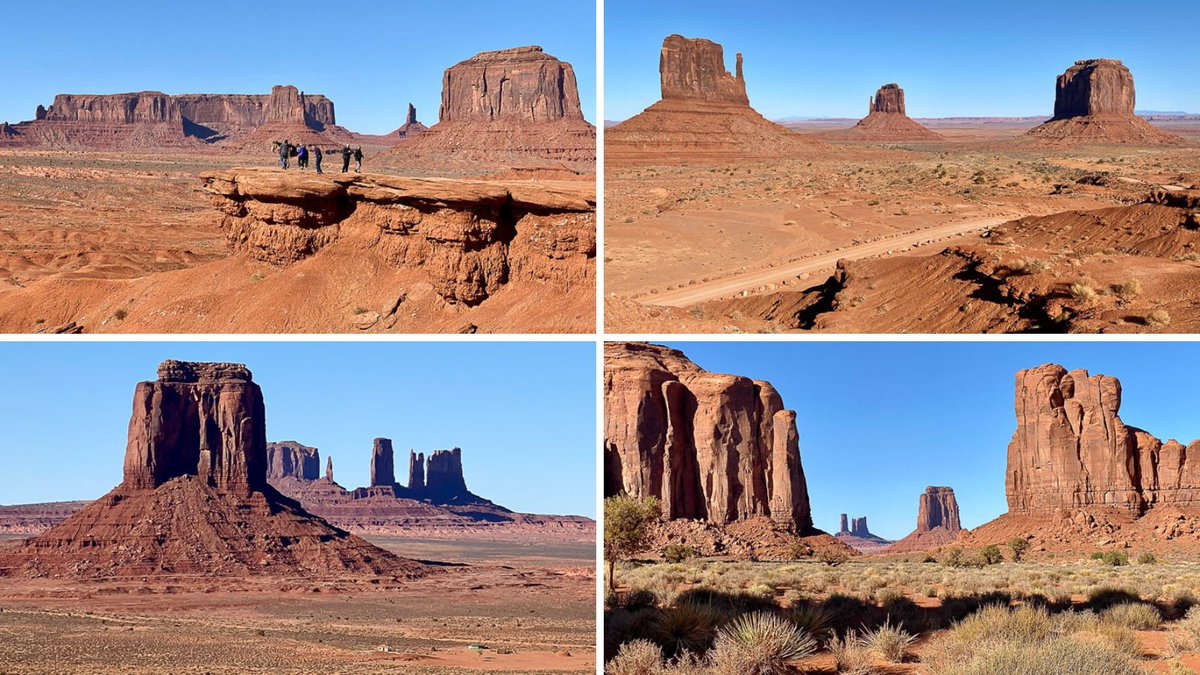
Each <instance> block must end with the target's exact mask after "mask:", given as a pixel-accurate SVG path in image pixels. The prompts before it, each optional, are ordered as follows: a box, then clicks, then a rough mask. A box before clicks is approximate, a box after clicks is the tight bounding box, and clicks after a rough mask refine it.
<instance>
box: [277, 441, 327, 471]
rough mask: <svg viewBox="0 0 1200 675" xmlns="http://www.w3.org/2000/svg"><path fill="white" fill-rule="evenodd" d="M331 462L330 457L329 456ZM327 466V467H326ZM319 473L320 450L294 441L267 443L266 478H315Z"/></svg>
mask: <svg viewBox="0 0 1200 675" xmlns="http://www.w3.org/2000/svg"><path fill="white" fill-rule="evenodd" d="M330 461H331V462H332V461H333V460H332V458H330ZM327 468H329V467H327ZM320 475H321V452H320V451H319V450H317V449H316V448H310V447H308V446H307V445H301V444H300V443H297V442H295V441H279V442H276V443H268V444H267V479H268V480H271V479H274V478H295V479H297V480H316V479H317V478H319V477H320Z"/></svg>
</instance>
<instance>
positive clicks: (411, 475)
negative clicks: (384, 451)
mask: <svg viewBox="0 0 1200 675" xmlns="http://www.w3.org/2000/svg"><path fill="white" fill-rule="evenodd" d="M408 489H409V490H412V491H414V492H419V491H421V490H424V489H425V453H423V452H417V451H415V450H409V451H408Z"/></svg>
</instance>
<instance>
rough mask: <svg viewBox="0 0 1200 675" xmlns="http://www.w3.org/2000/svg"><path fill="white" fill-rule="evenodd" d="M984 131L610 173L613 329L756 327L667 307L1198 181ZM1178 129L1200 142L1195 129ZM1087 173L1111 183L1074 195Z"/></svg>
mask: <svg viewBox="0 0 1200 675" xmlns="http://www.w3.org/2000/svg"><path fill="white" fill-rule="evenodd" d="M975 124H976V126H974V127H972V126H966V125H957V124H953V123H949V122H948V123H946V124H944V125H932V124H931V125H930V126H931V128H934V129H935V130H936V131H938V132H939V133H942V134H943V135H945V136H946V137H947V139H948V140H947V141H944V142H920V143H919V142H910V143H865V142H847V141H838V140H836V139H830V138H828V137H826V136H824V135H823V134H821V133H820V131H817V130H832V129H834V128H836V125H835V124H821V123H806V124H805V123H801V124H797V125H790V126H800V127H802V128H803V129H804V130H805V131H806V132H809V133H812V132H816V133H815V134H814V135H816V136H817V137H819V138H822V139H823V140H825V142H826V143H827V144H828V147H829V150H828V151H827V152H825V153H824V154H822V155H818V156H815V157H804V158H802V159H792V160H788V161H783V162H773V163H765V162H751V163H743V164H728V165H721V166H683V167H681V166H654V165H653V164H654V162H653V160H652V159H651V160H647V161H646V163H645V165H642V166H636V167H633V166H617V167H613V166H610V167H608V168H607V169H606V175H605V181H606V182H605V186H606V187H605V191H606V193H605V199H606V202H605V204H606V206H605V224H604V227H605V252H604V256H605V260H604V263H605V289H604V292H605V298H606V299H605V303H606V324H607V327H608V329H609V330H610V331H613V332H630V333H633V332H644V331H652V332H721V331H725V330H730V329H735V330H736V329H741V330H746V329H749V330H762V328H761V327H755V326H749V327H747V326H740V327H739V326H737V322H736V321H730V320H728V318H727V317H723V318H715V317H706V316H702V314H707V313H708V312H706V311H701V312H697V313H696V315H695V316H688V315H687V314H686V313H685V314H683V315H679V314H673V313H671V312H669V311H667V312H663V311H660V310H659V309H657V308H671V307H675V308H691V307H694V306H696V305H698V304H699V303H703V302H708V301H712V300H716V299H722V298H726V299H727V298H731V297H735V296H736V297H745V296H753V295H756V294H762V293H769V292H772V291H777V290H787V289H788V288H789V287H790V288H792V289H805V288H809V287H812V286H814V285H818V284H821V283H823V282H824V281H825V279H827V278H828V277H829V276H830V274H831V273H832V272H833V270H834V265H835V263H836V261H837V260H839V259H860V258H889V257H893V256H900V255H904V254H907V255H912V254H914V253H915V252H918V251H923V252H925V253H926V254H929V253H934V252H937V251H940V250H942V249H944V248H946V247H948V246H953V245H955V244H957V243H959V242H966V241H971V240H973V239H977V238H978V231H979V229H981V228H984V227H988V226H993V225H996V224H999V223H1003V222H1007V221H1010V220H1015V219H1017V218H1021V217H1025V216H1030V215H1048V214H1054V213H1060V212H1065V211H1071V210H1089V209H1098V208H1104V207H1110V206H1114V205H1117V204H1127V203H1130V202H1132V201H1135V200H1137V199H1139V198H1140V197H1141V196H1143V195H1145V194H1146V193H1148V192H1149V190H1150V189H1151V188H1152V187H1153V186H1154V185H1161V184H1164V183H1169V182H1170V181H1171V180H1173V178H1172V177H1173V176H1175V175H1178V174H1187V173H1190V172H1194V171H1196V170H1198V169H1200V157H1198V156H1197V154H1196V152H1195V149H1194V148H1192V147H1176V148H1138V147H1076V148H1049V147H1046V146H1042V145H1037V144H1033V143H1030V142H1028V141H1025V140H1022V139H1021V138H1020V134H1021V133H1022V132H1023V131H1024V130H1025V129H1026V128H1027V126H1028V125H1027V124H1026V123H1025V122H1022V121H1019V120H1017V121H1005V120H998V121H996V122H995V123H993V124H980V123H978V122H976V123H975ZM1170 131H1172V132H1173V133H1179V134H1182V135H1184V137H1185V138H1188V139H1189V140H1190V141H1192V142H1193V143H1194V142H1195V141H1196V140H1197V135H1196V134H1195V133H1194V132H1195V131H1196V130H1195V129H1192V128H1191V127H1188V126H1177V127H1173V128H1171V129H1170ZM1092 175H1103V176H1104V178H1105V179H1104V180H1103V181H1100V182H1101V184H1092V183H1089V182H1083V183H1080V182H1079V181H1080V179H1085V181H1086V178H1087V177H1088V176H1092ZM973 224H978V226H979V227H978V228H976V227H973ZM646 308H651V309H649V310H648V309H646ZM731 324H733V325H732V326H731Z"/></svg>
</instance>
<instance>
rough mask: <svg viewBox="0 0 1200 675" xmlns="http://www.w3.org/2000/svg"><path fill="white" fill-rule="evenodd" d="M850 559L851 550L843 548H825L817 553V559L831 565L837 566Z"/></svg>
mask: <svg viewBox="0 0 1200 675" xmlns="http://www.w3.org/2000/svg"><path fill="white" fill-rule="evenodd" d="M849 559H850V552H849V551H847V550H845V549H842V548H833V547H829V548H823V549H821V550H820V551H819V552H818V553H817V560H819V561H821V562H823V563H825V564H826V565H829V566H830V567H837V566H838V565H841V564H842V563H844V562H846V561H847V560H849Z"/></svg>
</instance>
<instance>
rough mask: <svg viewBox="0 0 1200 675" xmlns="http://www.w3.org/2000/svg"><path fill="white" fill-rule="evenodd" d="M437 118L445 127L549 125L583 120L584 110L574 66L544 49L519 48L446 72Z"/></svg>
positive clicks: (486, 55) (478, 57)
mask: <svg viewBox="0 0 1200 675" xmlns="http://www.w3.org/2000/svg"><path fill="white" fill-rule="evenodd" d="M438 116H439V118H440V120H441V121H442V122H456V121H480V122H493V121H497V120H501V119H506V118H512V119H517V120H521V121H525V122H550V121H553V120H558V119H562V118H571V119H577V120H582V119H583V111H582V110H581V109H580V107H579V89H578V87H577V85H576V84H575V71H574V69H573V68H571V64H569V63H565V62H563V61H559V60H558V59H556V58H554V57H553V56H550V55H549V54H547V53H545V52H544V51H542V48H541V47H517V48H515V49H504V50H501V51H496V52H482V53H479V54H476V55H475V56H472V57H471V58H469V59H467V60H466V61H463V62H461V63H458V64H456V65H454V66H451V67H450V68H447V69H446V73H445V75H444V76H443V77H442V107H441V109H440V111H439V113H438Z"/></svg>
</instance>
